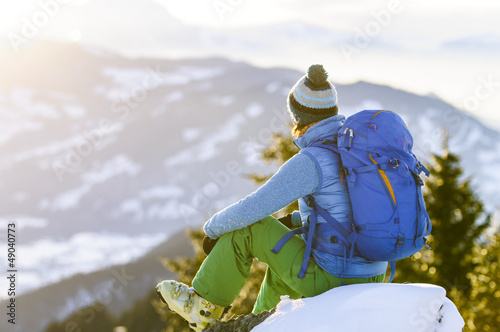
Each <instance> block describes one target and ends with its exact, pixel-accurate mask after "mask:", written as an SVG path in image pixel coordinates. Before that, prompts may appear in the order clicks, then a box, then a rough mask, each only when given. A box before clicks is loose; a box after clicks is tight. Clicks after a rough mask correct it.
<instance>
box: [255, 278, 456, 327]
mask: <svg viewBox="0 0 500 332" xmlns="http://www.w3.org/2000/svg"><path fill="white" fill-rule="evenodd" d="M463 326H464V320H463V319H462V317H461V316H460V313H459V312H458V310H457V308H456V306H455V305H454V304H453V303H452V302H451V301H450V300H449V299H448V298H446V291H445V289H444V288H442V287H439V286H435V285H429V284H395V283H391V284H357V285H349V286H343V287H337V288H334V289H331V290H329V291H327V292H325V293H323V294H320V295H318V296H315V297H311V298H304V299H300V300H291V299H290V298H289V297H288V296H282V297H281V302H280V303H279V304H278V306H277V309H276V312H275V313H274V314H272V315H271V316H270V317H268V318H267V319H266V320H265V321H264V322H262V323H261V324H260V325H258V326H256V327H255V328H254V329H252V332H268V331H269V332H280V331H283V332H290V331H315V332H329V331H350V332H357V331H363V332H364V331H370V332H386V331H398V332H399V331H405V332H429V331H433V332H459V331H462V327H463Z"/></svg>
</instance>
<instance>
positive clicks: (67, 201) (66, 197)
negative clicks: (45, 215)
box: [49, 183, 92, 211]
mask: <svg viewBox="0 0 500 332" xmlns="http://www.w3.org/2000/svg"><path fill="white" fill-rule="evenodd" d="M91 189H92V185H91V184H89V183H86V184H84V185H82V186H80V187H78V188H75V189H71V190H67V191H64V192H62V193H60V194H59V195H57V196H56V197H55V198H54V200H53V201H52V202H51V203H50V205H49V206H50V208H51V209H52V210H53V211H57V210H68V209H72V208H75V207H77V206H78V204H79V202H80V200H81V199H82V197H83V196H85V195H87V194H88V193H89V192H90V190H91Z"/></svg>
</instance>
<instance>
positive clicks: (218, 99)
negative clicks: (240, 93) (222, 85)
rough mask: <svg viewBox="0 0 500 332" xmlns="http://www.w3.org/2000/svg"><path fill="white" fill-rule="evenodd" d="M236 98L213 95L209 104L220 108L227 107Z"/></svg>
mask: <svg viewBox="0 0 500 332" xmlns="http://www.w3.org/2000/svg"><path fill="white" fill-rule="evenodd" d="M235 100H236V98H235V97H234V96H217V95H213V96H211V97H210V98H209V102H210V103H212V104H215V105H220V106H229V105H231V104H232V103H234V101H235Z"/></svg>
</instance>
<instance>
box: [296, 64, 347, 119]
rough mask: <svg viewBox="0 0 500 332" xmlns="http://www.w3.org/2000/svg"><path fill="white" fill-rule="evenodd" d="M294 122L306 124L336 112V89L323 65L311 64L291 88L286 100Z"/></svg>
mask: <svg viewBox="0 0 500 332" xmlns="http://www.w3.org/2000/svg"><path fill="white" fill-rule="evenodd" d="M287 105H288V111H289V112H290V114H291V115H292V118H293V120H294V122H295V123H298V124H301V125H308V124H311V123H314V122H317V121H320V120H323V119H326V118H329V117H331V116H333V115H336V114H338V107H337V90H335V87H334V86H333V84H332V83H330V82H329V81H328V73H327V72H326V70H325V69H324V68H323V65H312V66H311V67H309V69H308V70H307V75H305V76H304V77H302V78H301V79H300V80H299V81H298V82H297V83H296V84H295V85H294V86H293V88H292V90H291V91H290V94H289V95H288V100H287Z"/></svg>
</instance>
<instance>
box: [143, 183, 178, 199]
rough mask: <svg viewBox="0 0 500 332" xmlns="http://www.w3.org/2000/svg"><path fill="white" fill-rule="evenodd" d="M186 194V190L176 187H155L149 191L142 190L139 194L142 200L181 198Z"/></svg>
mask: <svg viewBox="0 0 500 332" xmlns="http://www.w3.org/2000/svg"><path fill="white" fill-rule="evenodd" d="M183 194H184V189H183V188H182V187H179V186H176V185H166V186H154V187H152V188H149V189H145V190H142V191H141V192H140V193H139V197H140V198H141V199H144V200H146V199H154V198H158V199H165V198H173V197H181V196H182V195H183Z"/></svg>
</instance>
